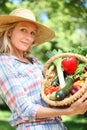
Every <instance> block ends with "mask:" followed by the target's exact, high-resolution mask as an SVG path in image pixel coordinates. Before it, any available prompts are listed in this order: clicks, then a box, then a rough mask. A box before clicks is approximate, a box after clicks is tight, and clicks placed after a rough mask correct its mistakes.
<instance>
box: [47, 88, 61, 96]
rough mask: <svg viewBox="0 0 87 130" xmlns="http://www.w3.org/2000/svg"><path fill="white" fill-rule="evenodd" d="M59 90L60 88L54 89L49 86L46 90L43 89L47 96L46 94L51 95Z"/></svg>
mask: <svg viewBox="0 0 87 130" xmlns="http://www.w3.org/2000/svg"><path fill="white" fill-rule="evenodd" d="M59 89H60V87H59V86H58V87H54V86H49V87H48V88H46V89H45V94H46V95H48V94H51V93H53V92H56V91H58V90H59Z"/></svg>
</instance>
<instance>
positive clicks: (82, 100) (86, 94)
mask: <svg viewBox="0 0 87 130" xmlns="http://www.w3.org/2000/svg"><path fill="white" fill-rule="evenodd" d="M86 100H87V93H85V94H84V95H83V96H82V97H81V98H80V99H78V102H85V101H86Z"/></svg>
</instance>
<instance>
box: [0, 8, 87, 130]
mask: <svg viewBox="0 0 87 130" xmlns="http://www.w3.org/2000/svg"><path fill="white" fill-rule="evenodd" d="M54 36H55V33H54V31H52V30H51V29H50V28H48V27H46V26H44V25H42V24H41V23H38V22H37V21H36V19H35V16H34V14H33V13H32V12H31V11H30V10H27V9H24V8H19V9H15V10H13V11H12V12H11V13H10V14H9V15H2V16H0V68H1V69H0V94H1V97H2V99H3V100H4V101H5V103H6V104H7V105H8V107H9V109H10V110H11V112H12V115H11V118H10V124H11V126H16V127H17V130H54V129H55V130H66V128H65V126H64V125H63V123H62V121H61V118H60V116H61V115H70V114H74V113H75V114H76V113H80V114H82V113H84V112H85V111H86V110H87V101H85V102H83V101H84V99H85V98H86V96H87V95H84V96H83V98H82V99H80V100H79V102H80V104H79V102H77V103H75V104H73V105H72V106H71V107H69V108H67V109H60V108H51V107H49V106H48V104H46V103H45V102H44V101H43V100H42V98H41V85H42V82H43V79H44V76H43V64H42V63H41V62H40V61H39V59H37V58H36V57H34V56H32V57H31V56H30V55H29V54H30V51H31V48H32V47H33V46H37V45H41V44H42V43H44V42H47V41H49V40H51V39H52V38H54ZM77 106H79V110H78V111H77Z"/></svg>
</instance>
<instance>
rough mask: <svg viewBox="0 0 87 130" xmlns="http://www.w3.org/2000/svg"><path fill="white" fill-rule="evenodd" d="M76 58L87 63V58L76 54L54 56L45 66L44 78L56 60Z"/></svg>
mask: <svg viewBox="0 0 87 130" xmlns="http://www.w3.org/2000/svg"><path fill="white" fill-rule="evenodd" d="M67 56H68V57H76V58H77V59H79V60H81V61H83V62H85V63H87V58H86V57H85V56H82V55H79V54H76V53H62V54H57V55H54V56H52V57H51V58H50V59H49V60H48V61H47V62H46V63H45V64H44V69H43V75H44V77H45V76H46V71H47V69H48V67H49V65H50V64H51V63H52V62H53V61H54V60H56V59H58V58H61V57H67Z"/></svg>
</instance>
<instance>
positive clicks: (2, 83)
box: [0, 55, 63, 130]
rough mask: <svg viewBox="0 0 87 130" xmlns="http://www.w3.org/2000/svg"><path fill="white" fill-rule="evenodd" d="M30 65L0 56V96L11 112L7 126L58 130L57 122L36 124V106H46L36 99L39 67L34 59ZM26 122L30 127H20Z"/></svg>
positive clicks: (20, 129)
mask: <svg viewBox="0 0 87 130" xmlns="http://www.w3.org/2000/svg"><path fill="white" fill-rule="evenodd" d="M32 62H33V63H26V62H21V61H19V60H18V59H17V57H15V56H7V55H1V56H0V94H1V97H2V98H3V100H4V101H5V102H6V104H7V105H8V106H9V108H10V110H11V112H12V116H11V121H10V123H11V125H12V126H16V125H18V124H20V125H18V130H38V129H40V130H42V129H43V130H54V126H55V128H58V129H59V127H60V126H59V124H61V122H60V121H59V119H57V120H56V119H55V118H53V119H49V118H47V119H41V120H40V121H36V112H37V110H38V108H39V105H42V106H47V104H45V103H44V102H43V100H42V99H41V97H40V88H41V83H42V80H43V75H42V69H43V65H42V64H41V63H40V61H38V60H37V59H36V58H34V57H33V58H32ZM26 120H29V121H30V122H31V123H23V122H25V121H26ZM58 122H59V123H58ZM37 124H38V127H37ZM42 124H43V125H42ZM44 124H45V125H44ZM46 124H47V125H46ZM52 124H53V125H52ZM55 124H56V125H55ZM50 125H52V126H51V128H50V129H49V127H50ZM55 130H56V129H55ZM60 130H63V128H61V129H60Z"/></svg>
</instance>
